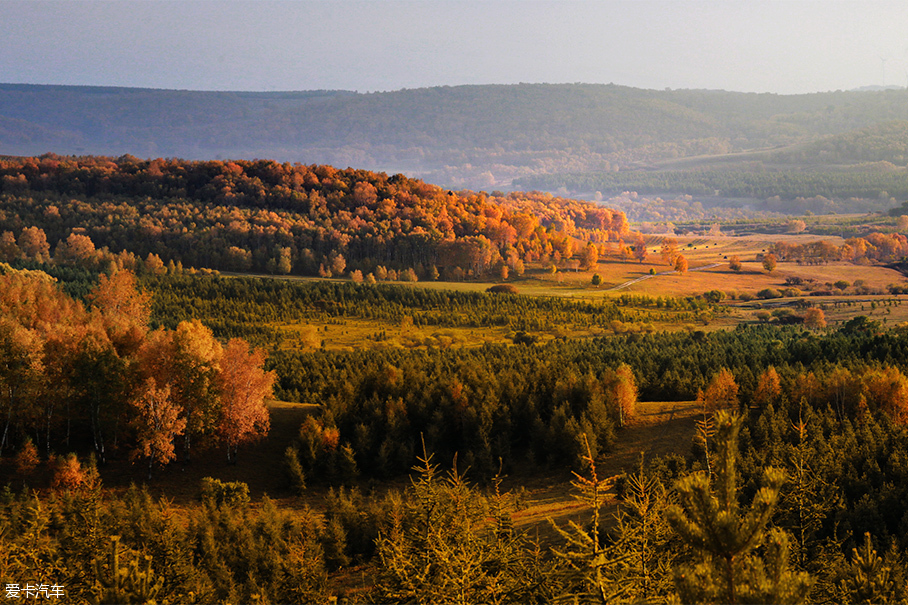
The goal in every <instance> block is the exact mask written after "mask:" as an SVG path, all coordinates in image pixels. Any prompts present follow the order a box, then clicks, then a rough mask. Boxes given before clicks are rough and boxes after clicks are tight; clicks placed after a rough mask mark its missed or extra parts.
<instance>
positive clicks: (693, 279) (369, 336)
mask: <svg viewBox="0 0 908 605" xmlns="http://www.w3.org/2000/svg"><path fill="white" fill-rule="evenodd" d="M674 239H676V240H677V242H678V248H679V249H680V250H681V252H682V253H683V254H684V255H685V257H686V258H687V260H688V263H689V268H690V270H689V271H688V272H687V273H685V274H683V275H681V274H678V273H675V272H673V271H672V270H671V267H669V266H668V265H666V263H665V262H664V261H663V260H662V258H661V256H660V255H659V252H658V250H659V247H660V245H661V240H662V236H647V239H646V242H647V249H648V251H649V256H648V258H647V259H646V260H645V261H644V262H642V263H640V262H636V261H624V260H621V259H618V258H616V257H607V258H604V259H601V260H602V262H600V263H599V265H598V266H597V267H596V269H595V270H593V271H574V270H571V269H567V270H562V271H559V272H558V273H557V274H555V275H552V274H550V273H549V272H547V271H544V270H543V269H542V268H539V267H531V268H530V269H529V270H528V271H527V272H526V273H525V274H524V275H523V276H520V277H514V278H512V279H509V280H507V282H488V281H484V282H479V281H464V282H428V281H423V282H415V283H413V282H395V283H397V284H398V285H403V286H407V287H414V288H426V289H438V290H456V291H467V292H469V291H485V290H486V289H487V288H489V287H490V286H492V285H494V284H495V283H510V284H513V285H514V286H516V287H517V288H518V290H519V292H520V293H521V294H525V295H528V296H557V297H566V298H577V299H587V300H590V299H591V300H596V299H602V298H608V297H616V296H621V295H622V294H643V295H648V296H653V297H656V296H698V295H700V294H703V293H704V292H708V291H710V290H722V291H723V292H725V293H726V294H727V295H728V297H729V299H728V300H726V302H725V303H724V304H725V306H726V308H727V314H726V315H724V316H719V317H717V318H715V319H712V320H711V321H710V322H709V324H708V325H704V324H702V323H700V322H697V323H696V324H679V323H664V324H660V325H657V326H655V327H656V328H657V329H668V330H678V329H698V330H704V329H705V330H716V329H728V328H733V327H734V326H736V325H738V324H740V323H742V322H757V321H759V319H758V317H757V313H758V312H759V311H760V309H761V308H762V307H764V306H765V307H766V308H775V307H777V306H778V305H780V304H782V305H784V304H789V305H790V304H791V303H793V302H794V300H796V299H797V298H805V299H806V300H808V301H810V302H811V303H813V304H820V305H823V306H824V310H825V313H826V318H827V321H828V322H829V323H830V325H836V324H837V323H841V322H844V321H846V320H848V319H850V318H852V317H854V316H856V315H870V316H872V317H873V318H874V319H878V320H880V321H882V320H885V322H886V324H887V325H896V324H898V323H902V322H906V321H908V305H901V303H900V302H899V304H898V305H891V304H890V305H887V306H884V307H882V308H877V309H872V308H871V306H872V305H871V303H872V302H873V301H877V303H879V304H881V303H882V301H900V299H901V298H903V297H898V296H892V295H889V294H884V295H861V296H855V295H854V294H852V293H851V292H850V291H846V294H844V295H840V296H839V295H837V296H832V297H809V296H808V294H809V293H806V292H805V293H804V294H803V296H800V297H795V298H793V299H787V300H786V299H775V300H772V301H759V300H757V301H753V302H742V301H740V300H737V299H738V297H740V296H741V295H745V296H746V295H750V296H754V295H756V293H758V292H759V291H761V290H763V289H765V288H775V289H777V290H781V289H783V288H785V287H786V284H785V281H786V279H787V278H789V277H800V278H802V279H813V280H817V281H818V282H819V283H820V285H821V287H824V286H825V284H832V283H835V282H836V281H839V280H844V281H847V282H849V283H854V282H855V281H857V280H863V281H864V282H865V285H866V286H867V287H868V288H870V289H871V290H881V291H885V289H886V286H888V285H889V284H893V283H900V284H904V283H906V282H908V279H906V278H905V276H903V275H902V274H901V273H899V272H898V271H895V270H893V269H889V268H886V267H883V266H874V265H857V264H852V263H847V262H831V263H829V264H826V265H799V264H797V263H795V262H780V263H779V264H778V266H777V267H776V269H775V270H774V271H773V272H772V273H767V272H766V271H765V270H764V269H763V265H762V262H760V261H758V260H757V258H758V255H760V254H762V253H764V252H765V251H766V250H768V249H769V246H770V245H771V244H772V243H774V242H777V241H787V242H792V243H801V244H803V243H806V242H810V241H816V240H817V239H820V238H817V237H816V236H812V235H803V234H802V235H772V236H766V235H755V236H747V237H725V236H718V237H703V236H696V237H683V236H678V237H675V238H674ZM822 239H826V240H827V241H830V242H831V243H834V244H841V243H842V241H841V238H838V237H826V238H822ZM732 256H738V257H739V259H740V260H741V261H742V270H741V271H740V272H737V273H736V272H734V271H732V270H730V269H729V266H728V262H729V260H728V259H729V258H731V257H732ZM651 270H652V271H653V272H655V273H656V275H650V271H651ZM594 274H598V275H599V276H600V277H601V279H602V284H601V285H599V286H593V285H592V283H591V282H592V278H593V275H594ZM263 277H264V276H263ZM641 278H642V279H641ZM281 279H290V280H294V281H308V280H311V279H318V278H305V277H295V276H291V277H286V278H281ZM635 280H639V281H635ZM837 303H838V304H837ZM281 328H282V329H283V330H284V331H285V332H286V334H287V335H288V337H289V338H288V341H287V345H286V346H312V347H313V348H314V347H316V346H317V347H322V348H324V349H326V350H340V351H343V350H348V351H349V350H354V349H362V348H420V347H427V346H441V347H452V346H453V347H457V346H476V345H481V344H483V343H495V342H510V340H509V336H510V331H509V330H508V329H507V328H505V327H492V328H482V329H465V328H437V327H424V328H414V327H402V326H401V325H396V324H392V323H390V322H380V321H376V320H364V319H356V318H344V319H341V320H338V319H331V320H326V321H321V322H318V321H316V322H311V323H307V324H305V325H303V324H286V325H283V326H281ZM313 328H314V336H313ZM612 333H613V332H612V331H610V330H608V329H607V328H602V327H594V328H583V329H576V328H574V327H571V326H557V327H553V328H552V329H551V330H549V331H547V332H546V333H543V334H540V335H539V336H540V337H541V338H542V339H543V340H546V339H551V338H557V337H569V338H570V337H573V338H583V337H590V336H605V335H609V334H612ZM307 341H309V345H306V344H305V343H306V342H307Z"/></svg>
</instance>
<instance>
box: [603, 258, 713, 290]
mask: <svg viewBox="0 0 908 605" xmlns="http://www.w3.org/2000/svg"><path fill="white" fill-rule="evenodd" d="M722 264H723V263H713V264H711V265H703V266H702V267H694V268H693V269H688V271H703V270H704V269H712V268H713V267H718V266H720V265H722ZM672 273H677V271H675V270H674V269H672V270H671V271H662V272H661V273H656V274H655V275H643V276H641V277H638V278H637V279H632V280H631V281H628V282H624V283H623V284H619V285H617V286H615V287H614V288H609V289H608V290H606V292H614V291H615V290H621V289H623V288H627V287H628V286H631V285H633V284H636V283H637V282H641V281H643V280H644V279H650V278H651V277H658V276H660V275H671V274H672Z"/></svg>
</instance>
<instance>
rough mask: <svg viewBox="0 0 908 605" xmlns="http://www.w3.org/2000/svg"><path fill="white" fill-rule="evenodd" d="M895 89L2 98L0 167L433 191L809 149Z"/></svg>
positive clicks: (876, 108)
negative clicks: (351, 182) (405, 180)
mask: <svg viewBox="0 0 908 605" xmlns="http://www.w3.org/2000/svg"><path fill="white" fill-rule="evenodd" d="M906 97H908V91H902V90H887V91H878V92H841V91H839V92H829V93H818V94H810V95H774V94H753V93H733V92H725V91H704V90H664V91H655V90H642V89H635V88H628V87H622V86H616V85H585V84H563V85H548V84H521V85H509V86H495V85H488V86H455V87H438V88H429V89H416V90H400V91H395V92H383V93H371V94H360V93H354V92H349V91H305V92H281V93H236V92H195V91H173V90H151V89H127V88H101V87H78V86H33V85H18V84H3V85H0V154H7V155H37V154H41V153H46V152H54V153H59V154H100V155H110V156H118V155H122V154H132V155H135V156H139V157H183V158H188V159H212V158H235V159H240V158H242V159H254V158H264V157H267V158H274V159H276V160H279V161H300V162H304V163H307V164H308V163H328V164H333V165H339V166H351V165H352V166H358V167H361V168H366V169H372V170H384V171H388V172H404V173H407V174H410V175H412V176H418V177H420V178H423V179H425V180H428V181H430V182H435V183H438V184H441V185H443V186H447V187H457V188H459V187H470V188H474V189H486V190H489V189H492V188H502V189H504V188H507V187H508V186H509V185H510V183H511V181H512V180H513V179H514V178H517V177H521V176H530V175H539V174H549V173H561V172H578V171H584V172H585V171H601V170H607V171H609V170H614V169H622V170H624V169H627V168H633V167H640V166H645V165H649V164H652V163H653V162H659V161H662V160H667V159H677V158H685V157H692V156H697V157H699V156H704V155H706V156H717V155H718V156H722V155H725V154H729V153H735V152H741V151H753V150H763V149H770V148H779V147H785V146H791V145H801V144H810V143H812V142H815V141H817V140H819V139H821V138H823V137H829V136H832V135H841V134H843V133H847V132H850V131H855V130H859V129H863V128H869V127H874V126H875V125H877V124H880V123H883V122H890V121H894V120H908V103H906Z"/></svg>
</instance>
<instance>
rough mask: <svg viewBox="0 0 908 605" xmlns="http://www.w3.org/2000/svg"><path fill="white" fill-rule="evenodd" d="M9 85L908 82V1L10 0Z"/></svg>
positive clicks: (0, 68) (787, 86) (1, 8)
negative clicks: (47, 0) (46, 0)
mask: <svg viewBox="0 0 908 605" xmlns="http://www.w3.org/2000/svg"><path fill="white" fill-rule="evenodd" d="M0 82H3V83H28V84H76V85H101V86H129V87H146V88H169V89H190V90H235V91H278V90H318V89H332V90H336V89H343V90H356V91H359V92H367V91H386V90H399V89H402V88H421V87H428V86H445V85H450V86H453V85H461V84H513V83H518V82H532V83H541V82H548V83H572V82H583V83H602V84H605V83H615V84H620V85H626V86H634V87H639V88H650V89H663V88H706V89H721V90H733V91H741V92H774V93H781V94H793V93H810V92H821V91H829V90H848V89H852V88H857V87H862V86H873V85H898V86H906V85H908V2H906V1H905V0H900V1H896V2H893V1H888V0H887V1H875V0H862V1H859V2H853V1H850V0H847V1H836V0H822V1H819V0H815V1H802V0H784V1H769V0H712V1H695V0H669V1H651V0H595V1H580V0H540V1H536V0H406V1H400V0H356V1H355V0H282V1H267V0H256V1H251V0H202V1H199V0H188V1H187V0H171V1H161V0H116V1H96V0H89V1H80V0H54V1H49V2H45V1H40V0H0Z"/></svg>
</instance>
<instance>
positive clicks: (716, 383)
mask: <svg viewBox="0 0 908 605" xmlns="http://www.w3.org/2000/svg"><path fill="white" fill-rule="evenodd" d="M703 403H704V405H705V406H706V409H707V410H709V411H711V412H714V411H716V410H734V409H735V408H737V407H738V383H737V382H735V376H734V374H732V373H731V370H729V369H728V368H722V369H721V370H719V372H718V373H717V374H716V375H714V376H713V379H712V380H711V381H710V382H709V385H707V387H706V390H705V391H703Z"/></svg>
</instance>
